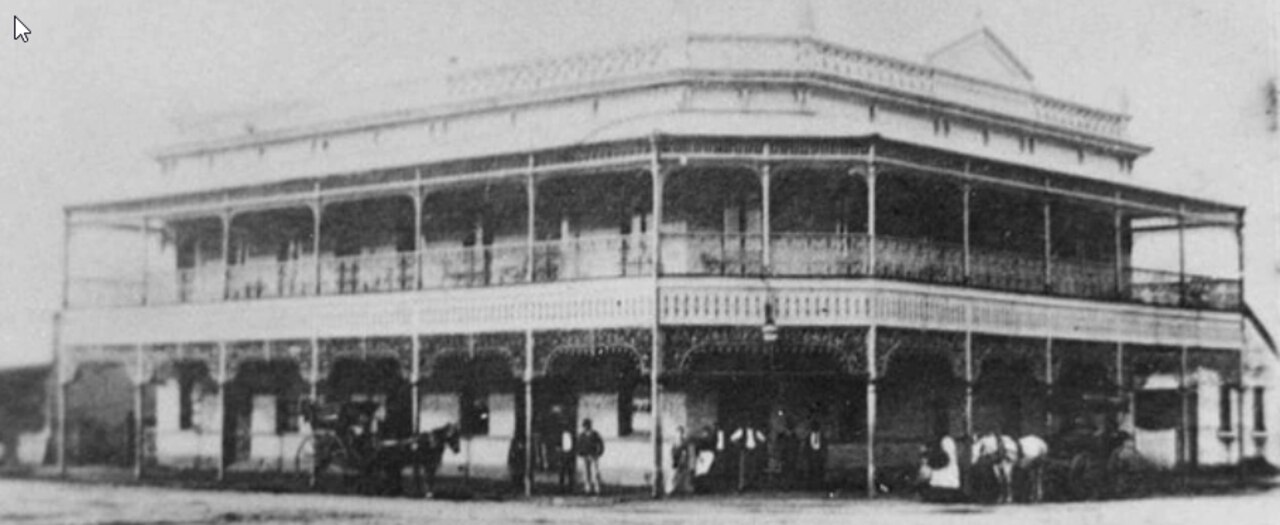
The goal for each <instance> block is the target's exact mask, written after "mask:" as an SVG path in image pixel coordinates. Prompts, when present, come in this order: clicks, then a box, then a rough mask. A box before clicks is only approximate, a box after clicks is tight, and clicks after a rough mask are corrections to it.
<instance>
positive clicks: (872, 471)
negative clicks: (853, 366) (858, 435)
mask: <svg viewBox="0 0 1280 525" xmlns="http://www.w3.org/2000/svg"><path fill="white" fill-rule="evenodd" d="M876 332H877V329H876V325H874V324H873V325H871V326H869V327H868V328H867V341H866V344H865V346H866V352H867V355H866V359H867V480H866V481H867V497H868V498H874V497H876V381H878V380H879V373H880V371H879V370H876V338H877V333H876Z"/></svg>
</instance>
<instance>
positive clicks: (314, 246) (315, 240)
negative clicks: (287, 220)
mask: <svg viewBox="0 0 1280 525" xmlns="http://www.w3.org/2000/svg"><path fill="white" fill-rule="evenodd" d="M322 223H324V201H322V200H321V199H320V183H319V182H317V183H316V185H315V187H314V189H313V190H312V197H311V256H312V257H314V258H315V260H314V261H313V264H314V266H313V267H312V271H313V272H314V274H315V275H314V278H315V280H316V282H315V286H316V297H319V296H320V295H321V294H323V293H324V285H323V284H322V280H323V276H324V267H323V266H322V265H321V263H320V225H321V224H322Z"/></svg>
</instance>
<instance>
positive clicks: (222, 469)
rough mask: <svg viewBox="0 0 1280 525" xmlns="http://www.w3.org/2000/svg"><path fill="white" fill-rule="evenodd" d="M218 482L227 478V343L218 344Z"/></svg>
mask: <svg viewBox="0 0 1280 525" xmlns="http://www.w3.org/2000/svg"><path fill="white" fill-rule="evenodd" d="M215 417H217V418H218V428H219V431H218V435H219V437H220V438H221V439H219V440H218V444H217V445H216V446H217V447H218V481H222V480H224V479H226V478H227V458H226V453H225V452H226V447H225V446H224V445H223V444H224V443H225V442H226V439H227V343H226V341H219V342H218V414H217V416H215Z"/></svg>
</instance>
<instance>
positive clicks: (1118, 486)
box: [1045, 394, 1142, 500]
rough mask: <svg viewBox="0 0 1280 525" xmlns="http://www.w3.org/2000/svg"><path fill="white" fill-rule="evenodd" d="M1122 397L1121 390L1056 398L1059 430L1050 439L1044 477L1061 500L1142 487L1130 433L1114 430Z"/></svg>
mask: <svg viewBox="0 0 1280 525" xmlns="http://www.w3.org/2000/svg"><path fill="white" fill-rule="evenodd" d="M1126 406H1127V401H1126V399H1125V398H1124V397H1123V396H1120V395H1101V394H1084V395H1077V396H1072V398H1071V399H1069V400H1066V401H1059V403H1058V410H1056V411H1055V412H1056V415H1057V416H1058V417H1061V418H1062V419H1061V421H1062V422H1063V426H1062V428H1061V430H1060V431H1059V432H1058V433H1057V434H1056V435H1054V436H1052V437H1050V439H1049V457H1048V461H1047V463H1046V468H1045V470H1046V474H1047V476H1048V481H1049V482H1050V483H1051V484H1052V486H1053V489H1054V492H1055V493H1056V494H1058V495H1059V496H1060V497H1062V498H1064V499H1071V500H1092V499H1098V498H1104V497H1106V498H1115V497H1124V496H1129V495H1132V494H1133V493H1134V492H1135V491H1137V490H1139V489H1141V487H1142V480H1141V469H1140V465H1139V461H1138V457H1137V454H1136V452H1135V451H1134V448H1133V436H1132V435H1130V434H1129V433H1127V432H1124V431H1122V430H1119V425H1118V424H1117V422H1118V420H1119V416H1120V414H1121V413H1122V412H1124V411H1125V408H1126Z"/></svg>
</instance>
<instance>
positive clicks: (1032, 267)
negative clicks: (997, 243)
mask: <svg viewBox="0 0 1280 525" xmlns="http://www.w3.org/2000/svg"><path fill="white" fill-rule="evenodd" d="M969 284H971V285H973V286H975V287H978V288H989V289H993V290H1007V291H1011V292H1024V293H1044V291H1045V282H1044V259H1043V258H1040V257H1036V256H1034V255H1029V254H1026V253H1019V252H1014V251H1007V250H997V249H992V248H980V247H972V248H970V249H969Z"/></svg>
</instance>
